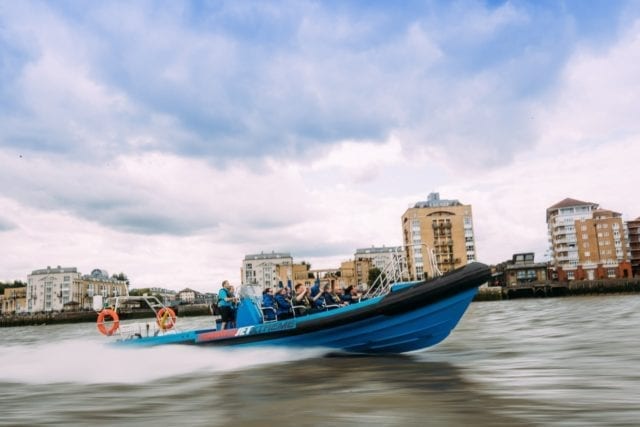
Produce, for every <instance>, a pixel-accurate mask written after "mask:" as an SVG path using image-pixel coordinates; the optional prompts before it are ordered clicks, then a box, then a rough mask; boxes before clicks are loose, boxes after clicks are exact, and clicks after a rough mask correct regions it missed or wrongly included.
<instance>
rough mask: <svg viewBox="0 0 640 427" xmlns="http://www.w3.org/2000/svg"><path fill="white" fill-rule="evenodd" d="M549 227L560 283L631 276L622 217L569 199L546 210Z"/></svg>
mask: <svg viewBox="0 0 640 427" xmlns="http://www.w3.org/2000/svg"><path fill="white" fill-rule="evenodd" d="M547 228H548V233H549V242H550V243H551V254H552V264H553V266H554V268H555V271H556V274H557V279H558V280H560V281H566V280H584V279H588V280H594V279H604V278H616V277H617V278H622V277H631V264H630V263H629V255H628V253H627V248H628V244H627V237H626V233H625V224H624V222H623V221H622V215H621V214H619V213H617V212H613V211H610V210H607V209H600V207H599V205H598V204H597V203H592V202H583V201H580V200H575V199H571V198H566V199H564V200H562V201H560V202H558V203H556V204H555V205H553V206H551V207H549V208H547Z"/></svg>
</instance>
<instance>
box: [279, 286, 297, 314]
mask: <svg viewBox="0 0 640 427" xmlns="http://www.w3.org/2000/svg"><path fill="white" fill-rule="evenodd" d="M275 300H276V304H277V305H278V309H277V313H278V320H282V319H289V318H290V317H293V313H292V312H291V299H290V298H289V294H288V293H287V288H285V287H283V288H282V289H280V291H279V292H278V294H277V295H276V297H275Z"/></svg>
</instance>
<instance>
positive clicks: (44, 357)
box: [0, 339, 328, 384]
mask: <svg viewBox="0 0 640 427" xmlns="http://www.w3.org/2000/svg"><path fill="white" fill-rule="evenodd" d="M327 351H328V350H326V349H318V348H316V349H313V348H311V349H304V350H301V349H295V350H294V349H286V348H277V347H261V348H250V349H248V348H233V349H231V348H228V349H227V348H223V349H220V348H201V347H195V346H159V347H151V348H136V349H127V348H120V347H114V346H110V345H108V344H106V343H105V342H104V341H92V340H89V341H88V340H86V339H84V340H76V339H74V340H66V341H57V342H50V343H29V344H27V345H14V346H3V347H0V366H2V369H0V383H21V384H55V383H78V384H143V383H147V382H151V381H156V380H159V379H164V378H170V377H180V376H186V375H193V374H197V375H205V374H216V373H220V374H222V373H226V372H230V371H238V370H245V369H250V368H254V367H256V366H260V365H265V364H276V363H283V362H289V361H294V360H303V359H308V358H314V357H319V356H323V355H324V354H326V353H327Z"/></svg>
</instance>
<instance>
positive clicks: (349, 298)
mask: <svg viewBox="0 0 640 427" xmlns="http://www.w3.org/2000/svg"><path fill="white" fill-rule="evenodd" d="M360 298H362V294H361V293H360V291H358V288H356V287H355V286H347V288H346V289H345V290H344V295H343V296H342V301H344V302H347V303H349V304H355V303H358V302H360Z"/></svg>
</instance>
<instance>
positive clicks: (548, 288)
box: [474, 278, 640, 301]
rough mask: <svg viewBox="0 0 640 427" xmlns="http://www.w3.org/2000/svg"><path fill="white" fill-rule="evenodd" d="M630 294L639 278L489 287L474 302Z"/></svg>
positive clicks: (636, 290) (638, 287)
mask: <svg viewBox="0 0 640 427" xmlns="http://www.w3.org/2000/svg"><path fill="white" fill-rule="evenodd" d="M631 293H640V278H633V279H606V280H578V281H572V282H531V283H520V284H516V285H511V286H502V287H501V286H490V287H483V288H480V289H479V290H478V294H477V295H476V298H475V299H474V301H496V300H506V299H517V298H546V297H567V296H579V295H607V294H631Z"/></svg>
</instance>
